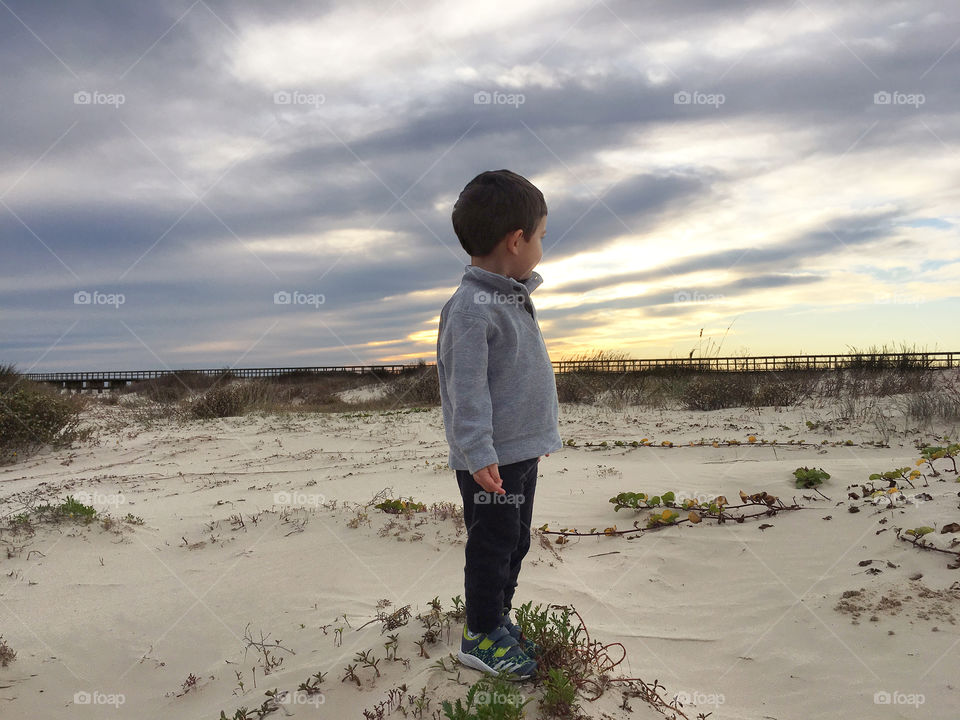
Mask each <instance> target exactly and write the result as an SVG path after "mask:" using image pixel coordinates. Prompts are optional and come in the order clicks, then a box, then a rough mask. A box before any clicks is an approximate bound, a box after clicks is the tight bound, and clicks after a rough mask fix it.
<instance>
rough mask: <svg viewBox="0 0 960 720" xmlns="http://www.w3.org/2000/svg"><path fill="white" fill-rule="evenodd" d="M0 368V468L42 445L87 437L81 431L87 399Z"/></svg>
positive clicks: (54, 445) (62, 445)
mask: <svg viewBox="0 0 960 720" xmlns="http://www.w3.org/2000/svg"><path fill="white" fill-rule="evenodd" d="M19 377H20V376H18V375H17V373H15V372H13V371H12V370H11V368H10V367H9V366H7V367H0V465H2V464H8V463H11V462H15V461H17V460H20V459H23V458H24V457H26V456H28V455H30V454H31V453H33V452H35V451H37V450H38V449H40V448H41V447H43V446H44V445H50V446H52V447H65V446H69V445H70V444H72V443H73V442H76V441H78V440H84V439H86V438H88V437H89V435H90V433H91V431H92V429H90V428H87V429H81V428H80V422H81V421H80V413H81V411H82V410H83V408H84V406H85V405H86V398H84V397H82V396H80V395H61V394H60V393H59V392H57V391H56V390H53V389H51V388H47V387H44V386H43V385H40V384H38V383H33V382H30V381H28V380H19V379H18V378H19Z"/></svg>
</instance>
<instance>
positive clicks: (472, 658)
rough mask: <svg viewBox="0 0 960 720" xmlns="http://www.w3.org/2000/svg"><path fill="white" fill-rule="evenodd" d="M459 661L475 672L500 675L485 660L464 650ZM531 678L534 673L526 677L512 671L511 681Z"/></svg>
mask: <svg viewBox="0 0 960 720" xmlns="http://www.w3.org/2000/svg"><path fill="white" fill-rule="evenodd" d="M457 659H458V660H459V661H460V662H461V663H463V664H464V665H466V666H467V667H469V668H473V669H474V670H480V671H481V672H485V673H488V674H490V675H499V673H498V672H497V671H496V670H494V669H493V668H492V667H490V666H489V665H487V664H486V663H485V662H484V661H483V660H481V659H480V658H478V657H477V656H476V655H471V654H469V653H465V652H464V651H463V650H459V651H458V652H457ZM531 677H533V673H532V672H531V673H527V674H526V675H520V674H519V673H517V672H515V671H511V679H514V680H527V679H528V678H531Z"/></svg>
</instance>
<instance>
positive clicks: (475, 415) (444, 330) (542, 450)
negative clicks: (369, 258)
mask: <svg viewBox="0 0 960 720" xmlns="http://www.w3.org/2000/svg"><path fill="white" fill-rule="evenodd" d="M542 282H543V278H542V277H541V276H540V275H539V274H538V273H537V272H533V273H532V274H531V275H530V277H529V278H527V279H526V280H523V281H518V280H514V279H513V278H509V277H507V276H505V275H499V274H497V273H494V272H490V271H489V270H484V269H483V268H480V267H477V266H476V265H467V266H466V267H465V272H464V273H463V278H462V279H461V281H460V287H459V288H457V291H456V292H455V293H454V294H453V296H452V297H451V298H450V299H449V300H448V301H447V302H446V304H445V305H444V306H443V309H442V310H441V311H440V331H439V334H438V335H437V374H438V375H439V380H440V403H441V406H442V408H443V425H444V431H445V432H446V436H447V443H448V444H449V445H450V457H449V460H448V462H449V465H450V467H451V468H452V469H454V470H467V471H468V472H470V474H471V475H472V474H474V473H476V472H477V470H480V469H481V468H484V467H486V466H487V465H491V464H493V463H497V464H498V465H509V464H510V463H515V462H519V461H521V460H529V459H532V458H536V457H538V456H540V455H544V454H546V453H549V452H554V451H555V450H559V449H560V448H561V447H562V446H563V443H562V441H561V439H560V426H559V422H558V417H559V405H558V403H557V384H556V378H555V376H554V373H553V366H552V365H551V364H550V356H549V355H548V354H547V347H546V345H544V342H543V335H542V334H541V333H540V325H539V324H538V323H537V315H536V310H535V309H534V307H533V301H532V300H531V299H530V293H532V292H533V291H534V290H535V289H536V288H537V287H538V286H539V285H540V284H541V283H542Z"/></svg>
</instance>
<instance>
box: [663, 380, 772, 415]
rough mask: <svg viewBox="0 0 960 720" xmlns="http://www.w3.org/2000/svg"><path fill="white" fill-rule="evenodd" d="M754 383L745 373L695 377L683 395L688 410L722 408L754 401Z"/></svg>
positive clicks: (682, 399)
mask: <svg viewBox="0 0 960 720" xmlns="http://www.w3.org/2000/svg"><path fill="white" fill-rule="evenodd" d="M753 385H754V383H753V382H751V380H750V379H748V378H747V377H745V376H743V375H736V374H733V373H724V374H723V375H706V376H702V377H695V378H693V379H692V380H691V381H690V383H689V384H688V385H687V387H686V388H685V389H684V391H683V393H682V395H681V398H680V399H681V402H683V404H684V405H685V406H686V408H687V409H688V410H720V409H722V408H729V407H741V406H745V405H749V404H750V403H751V402H753Z"/></svg>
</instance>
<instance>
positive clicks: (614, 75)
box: [0, 0, 960, 372]
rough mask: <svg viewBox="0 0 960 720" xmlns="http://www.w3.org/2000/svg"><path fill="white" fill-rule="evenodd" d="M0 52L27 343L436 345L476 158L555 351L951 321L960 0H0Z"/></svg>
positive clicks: (682, 352)
mask: <svg viewBox="0 0 960 720" xmlns="http://www.w3.org/2000/svg"><path fill="white" fill-rule="evenodd" d="M0 60H2V65H3V68H4V73H3V76H4V77H3V79H2V80H0V89H2V91H0V108H2V110H0V363H5V362H6V363H10V362H12V363H16V365H17V367H18V369H20V370H22V371H28V370H32V371H34V372H36V371H44V370H70V369H128V368H143V369H147V368H190V367H223V366H237V367H256V366H264V365H280V366H301V365H329V364H358V363H380V362H404V361H412V360H415V359H418V358H423V359H426V360H428V361H433V360H434V359H435V350H436V330H437V321H438V319H439V311H440V308H441V307H442V305H443V303H444V302H445V301H446V299H447V298H448V297H449V296H450V295H451V294H452V292H453V291H454V290H455V289H456V287H457V285H458V284H459V282H460V278H461V276H462V274H463V269H464V267H465V266H466V265H467V264H469V262H470V259H469V256H467V255H466V253H464V251H463V250H462V248H461V247H460V245H459V242H458V240H457V238H456V236H455V235H454V233H453V229H452V225H451V222H450V212H451V210H452V207H453V203H454V201H455V200H456V198H457V195H458V194H459V192H460V190H461V189H462V188H463V186H464V185H465V184H466V182H467V181H469V180H470V179H471V178H472V177H474V176H475V175H476V174H477V173H479V172H481V171H483V170H492V169H500V168H509V169H511V170H513V171H515V172H518V173H520V174H522V175H524V176H526V177H527V178H529V179H530V180H531V181H532V182H534V183H535V184H536V185H537V186H538V187H540V188H541V190H542V191H543V192H544V195H545V197H546V200H547V204H548V208H549V214H548V220H547V236H546V238H545V239H544V257H543V261H542V262H541V264H540V265H539V266H538V268H537V270H538V272H540V274H541V275H542V276H543V277H544V283H543V285H541V286H540V288H539V289H537V291H536V292H535V293H534V295H533V299H534V301H535V303H536V305H537V308H538V312H539V314H540V325H541V328H542V330H543V333H544V337H545V338H546V340H547V346H548V348H549V349H550V353H551V356H552V357H553V358H554V359H562V358H565V357H570V356H573V355H576V354H578V353H581V352H584V351H589V350H594V349H604V350H621V351H623V352H626V353H627V354H628V355H630V356H632V357H647V358H650V357H671V356H687V355H688V354H689V352H690V351H691V350H695V351H696V352H697V353H698V354H717V353H719V354H721V355H732V354H793V353H829V352H845V351H848V350H849V349H850V348H852V347H855V348H860V349H863V348H867V347H870V346H880V345H884V344H886V345H887V346H888V347H897V348H899V347H900V345H902V344H903V345H908V346H914V347H916V348H918V349H926V350H960V324H958V322H957V319H958V310H960V292H958V288H960V242H958V240H960V237H958V209H960V162H958V161H960V153H958V147H960V146H958V139H960V97H958V86H957V80H956V78H957V77H958V76H960V7H958V6H957V4H956V3H952V2H946V1H945V0H941V1H939V2H938V1H934V0H913V1H911V2H883V1H880V0H851V1H850V2H845V3H842V4H837V3H833V2H826V1H825V0H797V1H796V2H786V1H785V2H768V1H765V0H759V1H756V0H751V1H750V2H740V1H739V0H737V1H730V2H724V3H718V2H714V1H713V0H690V1H676V2H665V1H663V2H646V1H638V0H596V2H591V1H590V0H584V1H579V2H572V1H569V0H549V2H548V1H547V0H510V2H486V3H467V4H465V3H458V2H452V1H447V2H429V1H426V0H425V1H416V0H395V1H392V0H374V1H371V2H366V1H363V2H343V1H338V2H271V3H262V2H252V1H240V2H237V1H233V2H226V1H223V2H220V1H217V0H196V2H191V1H190V0H184V1H180V0H172V1H170V2H163V3H130V2H121V1H119V0H116V1H113V2H94V1H92V0H70V1H69V2H66V1H65V0H64V1H61V2H55V1H53V0H51V1H49V2H42V3H38V2H34V1H33V0H0ZM278 293H279V295H278ZM284 293H286V295H284ZM285 299H290V300H291V302H289V303H284V302H283V300H285ZM701 328H702V329H703V337H702V338H701V337H700V331H701Z"/></svg>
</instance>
